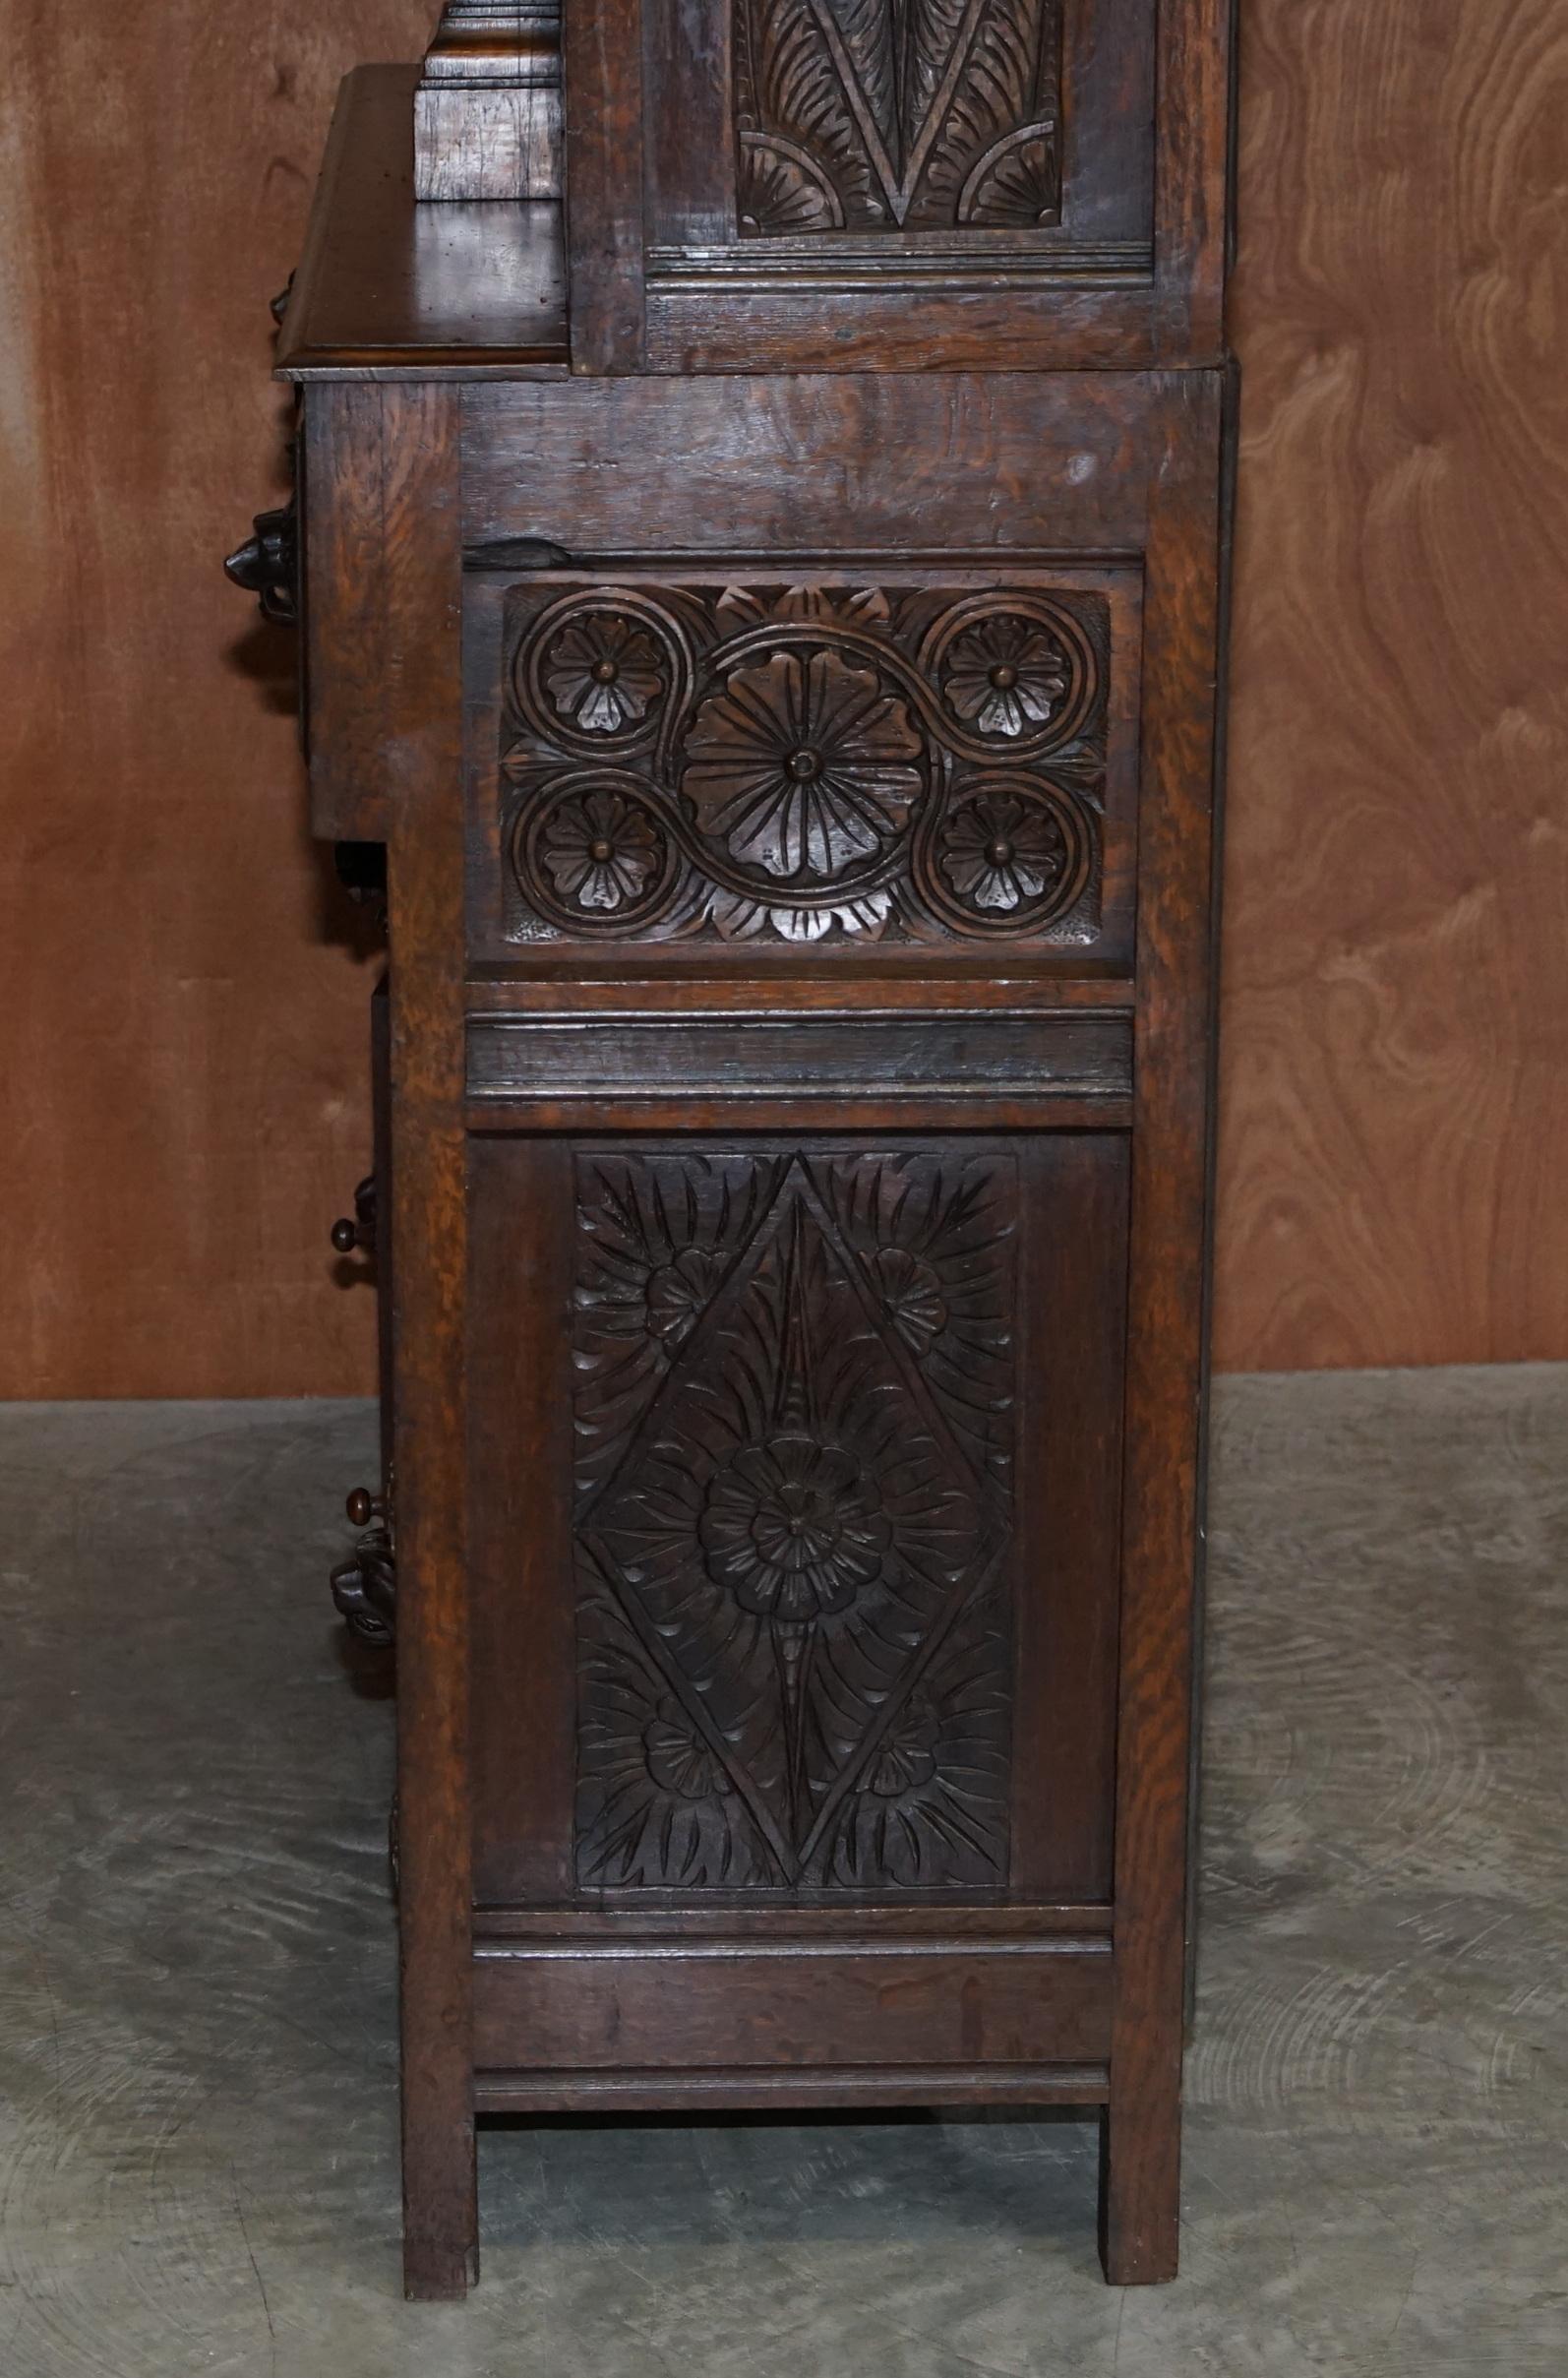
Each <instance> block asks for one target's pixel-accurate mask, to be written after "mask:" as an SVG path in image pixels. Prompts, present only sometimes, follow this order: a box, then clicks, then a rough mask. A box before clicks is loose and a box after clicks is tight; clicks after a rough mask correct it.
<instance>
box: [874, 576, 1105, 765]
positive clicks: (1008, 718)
mask: <svg viewBox="0 0 1568 2378" xmlns="http://www.w3.org/2000/svg"><path fill="white" fill-rule="evenodd" d="M920 667H921V671H922V674H923V675H925V676H927V677H928V678H929V679H930V680H931V681H932V682H933V683H934V684H935V687H936V689H937V691H938V693H939V696H940V700H941V705H942V708H943V710H944V711H945V712H946V713H947V716H948V718H949V719H950V720H951V721H952V729H951V730H949V731H950V732H951V731H953V730H956V733H955V734H954V741H955V742H956V744H957V746H958V749H959V750H960V751H968V752H972V753H973V754H974V755H975V757H977V758H978V757H979V755H980V753H981V752H982V751H986V752H988V753H990V754H992V755H994V756H995V758H996V759H998V760H1005V761H1023V760H1035V759H1038V758H1040V757H1042V756H1043V755H1044V754H1045V753H1047V752H1056V751H1061V750H1063V749H1064V748H1065V747H1066V746H1067V745H1069V744H1070V743H1072V742H1073V740H1074V738H1075V737H1077V736H1079V735H1081V734H1082V733H1083V731H1084V728H1085V727H1086V726H1087V725H1088V723H1089V721H1090V719H1091V718H1092V716H1093V714H1094V711H1095V708H1096V705H1097V703H1098V701H1099V699H1100V692H1101V686H1102V682H1103V680H1102V670H1101V663H1100V659H1099V655H1098V654H1097V652H1096V650H1095V647H1094V645H1093V643H1092V642H1091V641H1090V640H1089V638H1088V636H1087V635H1086V634H1085V632H1084V628H1083V623H1082V622H1081V620H1079V619H1078V618H1077V617H1075V615H1074V614H1073V613H1072V612H1071V611H1069V610H1068V609H1066V608H1065V606H1064V605H1062V604H1060V603H1057V602H1053V601H1052V600H1051V599H1050V597H1049V596H1047V595H1044V594H1038V595H1037V594H1022V593H1019V594H1009V595H1005V596H997V595H995V594H972V595H967V596H965V597H964V598H963V599H962V600H961V601H959V602H956V603H954V604H952V605H951V606H950V608H949V609H947V610H946V611H945V612H943V613H942V614H941V616H940V617H939V618H938V619H937V620H936V622H935V625H934V627H933V628H932V629H931V631H930V632H929V633H928V635H927V637H926V639H925V641H924V642H923V644H922V646H921V652H920Z"/></svg>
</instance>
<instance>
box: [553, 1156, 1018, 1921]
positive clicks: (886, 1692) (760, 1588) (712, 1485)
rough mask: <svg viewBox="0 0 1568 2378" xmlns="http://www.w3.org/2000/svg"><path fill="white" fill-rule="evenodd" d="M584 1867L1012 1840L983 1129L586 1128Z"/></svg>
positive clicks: (884, 1876)
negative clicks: (727, 1132)
mask: <svg viewBox="0 0 1568 2378" xmlns="http://www.w3.org/2000/svg"><path fill="white" fill-rule="evenodd" d="M576 1200H577V1222H578V1236H579V1255H580V1260H579V1266H578V1278H577V1285H576V1292H575V1315H576V1318H575V1325H574V1331H573V1359H574V1365H575V1370H576V1376H577V1387H576V1395H575V1408H574V1419H575V1428H576V1439H577V1447H578V1454H577V1475H576V1505H575V1534H576V1544H577V1563H578V1580H579V1589H578V1651H579V1675H578V1712H579V1736H578V1789H577V1817H576V1871H577V1879H578V1882H579V1884H580V1885H582V1886H584V1887H599V1888H603V1887H611V1888H616V1887H620V1888H637V1887H658V1886H662V1887H671V1886H678V1887H681V1888H686V1889H707V1888H723V1889H741V1888H748V1887H760V1888H765V1889H769V1890H773V1891H779V1890H797V1889H805V1890H815V1891H832V1890H833V1889H835V1888H847V1889H853V1890H855V1891H861V1892H863V1891H868V1890H872V1891H874V1890H899V1889H922V1888H926V1889H930V1888H946V1889H963V1888H987V1889H995V1888H998V1887H1000V1886H1001V1885H1002V1884H1004V1883H1005V1880H1006V1870H1007V1775H1008V1742H1009V1725H1010V1684H1011V1656H1010V1643H1009V1628H1008V1622H1007V1618H1008V1603H1007V1578H1006V1574H1005V1564H1006V1555H1007V1552H1008V1547H1009V1540H1010V1530H1011V1514H1012V1428H1013V1405H1014V1348H1013V1341H1012V1325H1013V1323H1012V1316H1013V1310H1014V1297H1015V1278H1014V1274H1015V1244H1016V1233H1017V1184H1016V1177H1015V1167H1014V1162H1013V1159H1012V1158H1011V1157H1010V1156H1008V1155H1006V1154H999V1153H992V1152H988V1153H984V1154H981V1153H967V1154H957V1153H953V1154H946V1155H943V1156H941V1157H939V1158H937V1157H933V1156H928V1155H924V1154H903V1153H900V1154H878V1155H868V1156H861V1157H846V1156H843V1155H840V1154H834V1153H816V1152H811V1151H799V1150H797V1151H787V1152H777V1153H768V1154H747V1155H737V1156H714V1155H696V1154H691V1153H687V1152H681V1153H679V1154H677V1153H669V1154H665V1153H638V1154H636V1155H622V1154H603V1155H583V1156H580V1157H579V1158H578V1160H577V1175H576Z"/></svg>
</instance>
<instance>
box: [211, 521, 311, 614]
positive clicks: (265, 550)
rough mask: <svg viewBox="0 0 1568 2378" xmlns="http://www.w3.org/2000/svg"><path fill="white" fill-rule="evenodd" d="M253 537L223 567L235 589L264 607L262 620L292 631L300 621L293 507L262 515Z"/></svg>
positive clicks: (230, 556)
mask: <svg viewBox="0 0 1568 2378" xmlns="http://www.w3.org/2000/svg"><path fill="white" fill-rule="evenodd" d="M253 526H254V528H255V532H256V533H255V534H254V536H248V537H247V538H246V540H245V542H244V544H243V545H237V546H236V547H235V549H234V551H233V552H232V553H231V554H230V555H229V557H228V559H227V560H226V561H225V563H224V564H223V568H224V570H225V571H226V572H227V574H228V576H229V578H230V579H232V580H233V582H234V584H235V585H236V586H243V587H244V588H245V591H246V592H247V594H254V595H255V596H256V597H257V599H258V601H259V602H260V604H261V607H262V617H263V618H264V619H270V620H273V621H275V622H276V623H277V624H278V625H279V626H281V627H292V626H294V624H295V623H296V621H297V620H298V618H299V588H298V574H297V563H298V555H297V547H296V540H295V518H294V507H293V505H292V504H285V505H283V506H282V507H281V508H280V509H279V510H278V511H276V512H259V513H258V514H257V515H256V518H255V521H254V523H253Z"/></svg>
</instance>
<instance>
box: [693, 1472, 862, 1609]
mask: <svg viewBox="0 0 1568 2378" xmlns="http://www.w3.org/2000/svg"><path fill="white" fill-rule="evenodd" d="M698 1536H699V1540H700V1542H701V1545H702V1549H703V1552H704V1553H705V1555H706V1556H707V1567H708V1574H709V1575H710V1576H711V1577H712V1578H713V1579H714V1581H715V1582H716V1583H717V1584H720V1585H723V1586H727V1587H728V1589H729V1590H730V1592H731V1593H732V1594H733V1595H734V1596H735V1599H736V1601H737V1602H738V1603H739V1605H740V1607H741V1609H742V1610H744V1611H748V1612H750V1613H751V1614H752V1615H753V1616H755V1617H760V1618H776V1619H777V1620H779V1622H780V1623H781V1624H783V1625H787V1626H805V1625H807V1624H809V1623H810V1621H811V1620H812V1619H814V1618H826V1617H831V1616H834V1615H835V1614H836V1613H838V1612H840V1611H845V1610H848V1608H849V1606H850V1604H851V1603H852V1602H853V1601H854V1599H855V1597H856V1595H857V1594H858V1593H859V1592H860V1590H861V1588H862V1586H865V1585H870V1584H871V1582H872V1580H873V1579H874V1577H875V1576H876V1575H877V1573H878V1571H879V1570H880V1568H881V1564H882V1555H883V1554H884V1553H885V1552H886V1550H887V1548H888V1545H889V1544H890V1542H891V1541H892V1528H891V1525H890V1524H889V1521H888V1518H887V1515H886V1513H885V1512H884V1510H883V1509H882V1502H881V1496H880V1494H879V1493H878V1492H877V1489H876V1485H875V1482H874V1480H873V1479H872V1478H870V1477H868V1476H866V1475H864V1474H863V1473H862V1471H861V1469H860V1467H859V1465H858V1464H857V1463H856V1462H855V1461H854V1460H853V1459H852V1458H851V1456H850V1455H849V1454H848V1453H845V1452H844V1451H843V1450H842V1449H841V1448H840V1447H839V1446H837V1445H827V1444H823V1443H822V1442H821V1441H820V1439H818V1438H817V1437H814V1436H811V1435H808V1434H805V1433H795V1434H787V1435H781V1436H775V1437H773V1438H771V1439H769V1441H768V1442H767V1443H765V1444H756V1445H744V1446H743V1447H742V1448H741V1450H740V1451H739V1452H738V1453H737V1454H735V1456H734V1457H733V1459H732V1460H730V1461H729V1462H728V1463H727V1464H726V1465H725V1467H724V1468H723V1469H721V1470H720V1471H718V1472H717V1473H716V1475H715V1476H714V1478H713V1481H712V1483H711V1485H710V1486H709V1488H708V1494H707V1503H706V1507H705V1509H704V1510H703V1513H702V1519H701V1524H700V1527H699V1529H698Z"/></svg>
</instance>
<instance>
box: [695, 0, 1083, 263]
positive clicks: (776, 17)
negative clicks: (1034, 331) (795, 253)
mask: <svg viewBox="0 0 1568 2378" xmlns="http://www.w3.org/2000/svg"><path fill="white" fill-rule="evenodd" d="M734 27H735V39H734V57H735V70H734V72H735V122H736V140H737V148H738V155H737V169H738V200H739V213H740V229H741V233H742V236H743V237H748V238H775V239H777V238H793V237H797V236H800V235H803V234H811V233H820V232H832V231H846V230H847V231H851V232H857V233H864V232H868V231H872V232H901V231H949V232H950V231H952V230H954V229H955V228H976V229H998V230H1033V229H1037V228H1039V227H1041V226H1042V225H1047V224H1054V223H1057V222H1059V221H1060V219H1061V174H1060V145H1059V137H1058V127H1059V123H1060V116H1061V46H1062V44H1061V13H1060V7H1059V4H1058V0H735V12H734Z"/></svg>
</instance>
